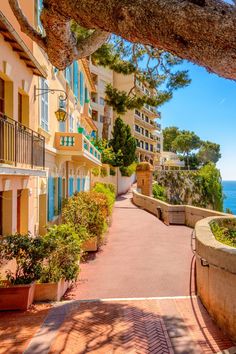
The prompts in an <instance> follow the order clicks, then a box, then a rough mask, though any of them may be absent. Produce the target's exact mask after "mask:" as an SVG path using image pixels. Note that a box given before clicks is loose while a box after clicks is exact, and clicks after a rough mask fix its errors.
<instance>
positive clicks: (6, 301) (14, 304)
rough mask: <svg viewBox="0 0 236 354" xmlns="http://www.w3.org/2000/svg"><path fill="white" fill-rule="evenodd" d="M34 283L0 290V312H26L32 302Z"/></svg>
mask: <svg viewBox="0 0 236 354" xmlns="http://www.w3.org/2000/svg"><path fill="white" fill-rule="evenodd" d="M34 292H35V283H32V284H26V285H10V286H6V287H2V288H0V311H2V310H27V309H28V308H29V307H30V305H31V304H32V302H33V299H34Z"/></svg>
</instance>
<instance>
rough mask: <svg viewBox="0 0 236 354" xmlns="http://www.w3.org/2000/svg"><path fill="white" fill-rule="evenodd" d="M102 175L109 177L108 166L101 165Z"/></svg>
mask: <svg viewBox="0 0 236 354" xmlns="http://www.w3.org/2000/svg"><path fill="white" fill-rule="evenodd" d="M100 176H101V177H102V178H104V177H107V176H108V173H107V168H106V167H101V170H100Z"/></svg>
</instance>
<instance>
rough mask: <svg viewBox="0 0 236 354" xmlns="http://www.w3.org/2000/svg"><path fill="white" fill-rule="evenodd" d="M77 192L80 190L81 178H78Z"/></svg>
mask: <svg viewBox="0 0 236 354" xmlns="http://www.w3.org/2000/svg"><path fill="white" fill-rule="evenodd" d="M77 192H80V178H77Z"/></svg>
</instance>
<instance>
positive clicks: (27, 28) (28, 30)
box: [9, 0, 46, 51]
mask: <svg viewBox="0 0 236 354" xmlns="http://www.w3.org/2000/svg"><path fill="white" fill-rule="evenodd" d="M9 4H10V6H11V9H12V11H13V13H14V15H15V16H16V18H17V20H18V22H19V25H20V28H21V31H22V32H24V33H25V34H27V35H28V36H29V37H30V38H31V39H32V40H33V41H34V42H36V43H37V44H38V45H39V46H40V47H41V48H42V49H43V50H45V51H46V38H45V37H43V36H42V35H41V34H40V33H39V32H37V31H36V30H35V29H34V28H33V27H32V26H31V24H30V23H29V22H28V20H27V18H26V17H25V15H24V14H23V12H22V10H21V8H20V5H19V2H18V0H9Z"/></svg>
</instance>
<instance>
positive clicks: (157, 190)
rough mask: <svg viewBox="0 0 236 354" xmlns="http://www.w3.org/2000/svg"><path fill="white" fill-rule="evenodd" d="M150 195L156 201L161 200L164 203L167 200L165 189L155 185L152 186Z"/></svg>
mask: <svg viewBox="0 0 236 354" xmlns="http://www.w3.org/2000/svg"><path fill="white" fill-rule="evenodd" d="M152 193H153V196H154V198H156V199H159V200H162V201H164V202H165V201H166V200H167V197H166V189H165V187H162V186H160V185H159V184H157V183H155V184H154V185H153V187H152Z"/></svg>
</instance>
